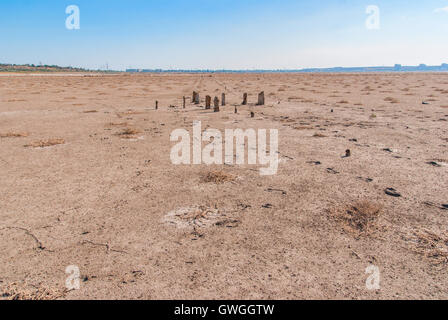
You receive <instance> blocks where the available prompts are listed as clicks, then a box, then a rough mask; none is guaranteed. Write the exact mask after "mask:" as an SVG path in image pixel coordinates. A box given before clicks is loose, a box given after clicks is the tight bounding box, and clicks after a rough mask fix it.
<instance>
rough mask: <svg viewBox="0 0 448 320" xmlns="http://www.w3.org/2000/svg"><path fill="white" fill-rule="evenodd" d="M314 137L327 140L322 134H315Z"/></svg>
mask: <svg viewBox="0 0 448 320" xmlns="http://www.w3.org/2000/svg"><path fill="white" fill-rule="evenodd" d="M313 137H314V138H326V137H327V136H326V135H324V134H322V133H315V134H313Z"/></svg>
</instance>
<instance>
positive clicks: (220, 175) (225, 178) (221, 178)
mask: <svg viewBox="0 0 448 320" xmlns="http://www.w3.org/2000/svg"><path fill="white" fill-rule="evenodd" d="M235 179H236V177H235V176H234V175H232V174H229V173H226V172H223V171H210V172H207V173H204V174H202V175H201V182H203V183H217V184H220V183H225V182H231V181H235Z"/></svg>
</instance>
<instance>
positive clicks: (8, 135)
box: [0, 132, 28, 138]
mask: <svg viewBox="0 0 448 320" xmlns="http://www.w3.org/2000/svg"><path fill="white" fill-rule="evenodd" d="M23 137H28V133H27V132H6V133H0V138H23Z"/></svg>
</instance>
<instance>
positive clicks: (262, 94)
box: [257, 91, 264, 106]
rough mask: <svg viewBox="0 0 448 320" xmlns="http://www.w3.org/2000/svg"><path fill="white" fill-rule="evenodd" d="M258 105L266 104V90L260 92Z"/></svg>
mask: <svg viewBox="0 0 448 320" xmlns="http://www.w3.org/2000/svg"><path fill="white" fill-rule="evenodd" d="M257 106H264V91H262V92H260V93H259V94H258V103H257Z"/></svg>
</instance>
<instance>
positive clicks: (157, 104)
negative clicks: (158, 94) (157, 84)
mask: <svg viewBox="0 0 448 320" xmlns="http://www.w3.org/2000/svg"><path fill="white" fill-rule="evenodd" d="M158 109H159V101H157V100H156V110H158Z"/></svg>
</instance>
